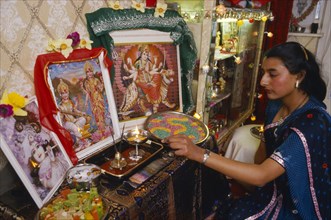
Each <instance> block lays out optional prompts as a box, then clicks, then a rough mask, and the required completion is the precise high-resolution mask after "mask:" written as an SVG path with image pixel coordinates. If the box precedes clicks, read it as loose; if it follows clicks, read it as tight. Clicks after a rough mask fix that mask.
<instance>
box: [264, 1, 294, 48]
mask: <svg viewBox="0 0 331 220" xmlns="http://www.w3.org/2000/svg"><path fill="white" fill-rule="evenodd" d="M293 1H294V0H286V1H279V0H272V1H271V8H270V10H271V11H272V14H273V16H274V17H275V19H274V20H273V21H272V22H269V24H268V25H267V29H268V31H270V32H272V33H273V34H274V36H273V37H271V38H267V39H266V44H265V47H264V48H265V49H269V48H271V47H273V46H275V45H277V44H280V43H284V42H286V40H287V34H288V30H289V25H290V20H291V17H292V7H293Z"/></svg>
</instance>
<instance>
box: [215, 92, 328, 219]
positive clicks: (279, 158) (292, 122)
mask: <svg viewBox="0 0 331 220" xmlns="http://www.w3.org/2000/svg"><path fill="white" fill-rule="evenodd" d="M280 107H281V103H280V102H277V101H270V102H269V104H268V107H267V109H266V120H265V132H264V136H265V141H266V146H267V149H266V150H267V156H268V157H269V158H271V159H273V160H275V161H276V162H278V163H279V164H280V165H281V166H283V167H284V169H285V173H284V174H283V175H281V176H279V177H278V178H277V179H275V180H274V181H272V182H270V183H268V184H266V185H265V186H263V187H259V188H257V189H256V190H255V191H254V193H252V194H250V195H248V196H245V197H243V198H240V199H236V200H231V201H227V202H226V203H227V204H224V205H223V207H221V208H220V209H219V212H218V213H217V218H218V219H331V208H330V207H331V180H330V175H331V174H330V166H331V116H330V115H329V114H328V113H327V112H326V111H325V109H324V104H323V103H320V102H319V101H317V100H316V99H315V98H313V97H310V99H309V101H308V102H307V103H306V104H305V105H304V106H303V107H301V108H299V109H298V110H296V111H294V112H293V113H292V114H291V115H289V116H288V117H287V118H286V119H285V120H284V121H283V122H282V123H278V122H276V123H273V122H272V120H273V118H274V117H275V115H276V113H277V112H278V110H279V108H280Z"/></svg>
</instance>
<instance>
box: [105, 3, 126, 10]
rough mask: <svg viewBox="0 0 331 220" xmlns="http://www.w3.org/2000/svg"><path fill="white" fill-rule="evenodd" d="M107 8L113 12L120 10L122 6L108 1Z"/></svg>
mask: <svg viewBox="0 0 331 220" xmlns="http://www.w3.org/2000/svg"><path fill="white" fill-rule="evenodd" d="M107 4H108V6H109V7H110V8H112V9H114V10H122V9H123V6H122V5H121V3H120V1H115V2H113V1H108V2H107Z"/></svg>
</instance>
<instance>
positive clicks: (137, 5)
mask: <svg viewBox="0 0 331 220" xmlns="http://www.w3.org/2000/svg"><path fill="white" fill-rule="evenodd" d="M145 6H146V5H145V3H141V2H136V1H132V8H134V9H136V10H137V11H140V12H142V13H144V12H145Z"/></svg>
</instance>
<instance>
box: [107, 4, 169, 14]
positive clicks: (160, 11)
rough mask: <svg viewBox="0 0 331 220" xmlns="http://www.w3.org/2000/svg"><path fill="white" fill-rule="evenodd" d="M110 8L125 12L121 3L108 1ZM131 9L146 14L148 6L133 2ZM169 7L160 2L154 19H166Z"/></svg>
mask: <svg viewBox="0 0 331 220" xmlns="http://www.w3.org/2000/svg"><path fill="white" fill-rule="evenodd" d="M107 4H108V6H109V7H110V8H111V9H113V10H123V9H124V7H123V5H122V3H121V2H120V1H107ZM131 8H134V9H136V10H137V11H140V12H142V13H145V8H146V4H145V3H143V2H140V1H132V4H131ZM167 8H168V5H167V4H166V3H162V2H158V3H157V4H156V7H155V12H154V17H162V18H163V17H164V14H165V12H166V11H167Z"/></svg>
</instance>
